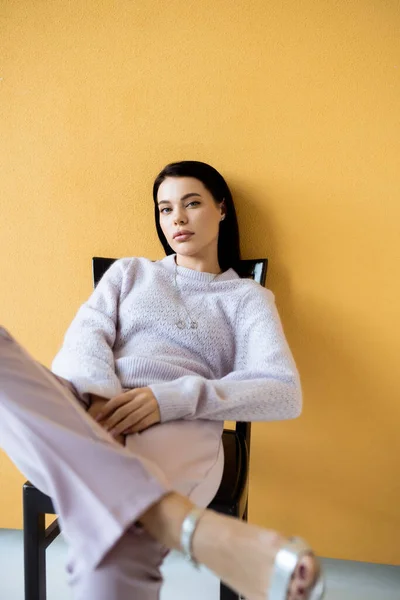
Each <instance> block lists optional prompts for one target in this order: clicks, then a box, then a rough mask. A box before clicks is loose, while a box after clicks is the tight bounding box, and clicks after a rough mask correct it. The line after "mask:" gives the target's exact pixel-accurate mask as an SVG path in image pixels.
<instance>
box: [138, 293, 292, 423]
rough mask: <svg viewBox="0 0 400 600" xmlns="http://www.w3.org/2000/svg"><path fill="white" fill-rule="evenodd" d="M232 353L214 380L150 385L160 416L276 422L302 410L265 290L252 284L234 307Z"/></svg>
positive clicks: (272, 304) (272, 301)
mask: <svg viewBox="0 0 400 600" xmlns="http://www.w3.org/2000/svg"><path fill="white" fill-rule="evenodd" d="M236 342H237V345H236V358H235V365H234V369H233V370H232V372H231V373H229V374H227V375H226V376H225V377H223V378H222V379H219V380H209V379H205V378H203V377H200V376H196V375H194V376H191V375H188V376H184V377H181V378H179V379H176V380H174V381H170V382H165V383H157V384H153V385H150V386H149V387H150V388H151V389H152V391H153V393H154V395H155V397H156V398H157V401H158V403H159V406H160V412H161V421H162V422H163V421H170V420H174V419H189V420H190V419H211V420H221V421H222V420H234V421H279V420H284V419H294V418H296V417H298V416H299V415H300V413H301V409H302V393H301V385H300V377H299V374H298V371H297V368H296V365H295V362H294V359H293V356H292V354H291V351H290V349H289V346H288V343H287V341H286V338H285V334H284V331H283V328H282V324H281V320H280V317H279V314H278V311H277V309H276V306H275V298H274V295H273V293H272V292H271V291H270V290H267V289H265V288H263V287H262V286H251V288H250V290H249V291H248V292H247V294H246V295H245V296H244V298H243V300H242V302H241V305H240V306H239V309H238V312H237V323H236Z"/></svg>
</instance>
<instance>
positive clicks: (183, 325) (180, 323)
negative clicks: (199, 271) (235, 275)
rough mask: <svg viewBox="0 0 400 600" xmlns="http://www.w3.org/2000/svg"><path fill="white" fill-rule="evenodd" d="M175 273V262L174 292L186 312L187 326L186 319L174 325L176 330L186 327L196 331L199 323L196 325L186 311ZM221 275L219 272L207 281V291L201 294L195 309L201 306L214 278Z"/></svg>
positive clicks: (176, 267)
mask: <svg viewBox="0 0 400 600" xmlns="http://www.w3.org/2000/svg"><path fill="white" fill-rule="evenodd" d="M177 273H178V265H177V264H176V262H175V290H176V294H177V296H178V299H179V298H180V300H181V303H182V305H183V308H184V309H185V312H186V314H187V316H188V319H189V325H187V319H185V320H183V319H179V320H178V321H176V322H175V325H176V326H177V327H178V329H186V328H187V327H188V328H189V329H197V328H198V326H199V323H198V321H196V319H194V318H193V317H192V315H191V314H190V312H189V311H188V309H187V307H186V304H185V301H184V299H183V296H182V293H181V290H180V289H179V286H178V283H177V281H176V276H177ZM221 273H222V271H220V272H219V273H217V274H216V275H214V277H213V278H212V279H211V281H209V283H208V286H207V290H206V292H205V293H204V294H203V297H202V299H201V302H200V304H199V305H198V307H197V309H198V308H199V306H201V305H202V304H203V301H204V298H205V296H206V293H207V292H208V288H209V287H210V285H211V284H212V282H213V281H214V279H215V278H216V277H218V275H221Z"/></svg>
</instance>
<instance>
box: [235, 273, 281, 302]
mask: <svg viewBox="0 0 400 600" xmlns="http://www.w3.org/2000/svg"><path fill="white" fill-rule="evenodd" d="M238 283H239V282H238ZM239 286H240V291H241V297H242V301H243V302H247V303H252V302H255V303H260V302H261V303H270V302H275V295H274V293H273V292H272V291H271V290H270V289H269V288H267V287H265V286H263V285H261V284H260V283H258V282H257V281H254V279H250V278H240V283H239Z"/></svg>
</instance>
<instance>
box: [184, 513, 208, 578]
mask: <svg viewBox="0 0 400 600" xmlns="http://www.w3.org/2000/svg"><path fill="white" fill-rule="evenodd" d="M204 512H205V509H203V508H197V507H196V508H194V509H193V510H191V511H190V513H189V514H188V515H187V516H186V517H185V519H184V521H183V523H182V529H181V552H182V553H183V554H184V556H185V558H186V559H187V560H188V561H189V562H191V563H192V565H193V566H194V567H196V568H197V569H198V568H199V564H198V562H197V561H196V560H195V559H194V558H193V555H192V541H193V535H194V532H195V531H196V527H197V524H198V522H199V519H200V517H201V516H202V515H203V514H204Z"/></svg>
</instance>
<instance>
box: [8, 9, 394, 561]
mask: <svg viewBox="0 0 400 600" xmlns="http://www.w3.org/2000/svg"><path fill="white" fill-rule="evenodd" d="M399 26H400V6H399V3H398V2H397V1H394V0H393V1H391V0H387V1H385V2H370V1H368V0H364V1H363V2H361V1H355V0H348V1H347V2H344V1H343V2H337V1H334V0H320V1H319V2H314V1H312V0H303V1H299V0H287V1H285V2H281V1H278V0H276V1H273V2H265V0H246V2H245V1H244V0H241V1H237V2H236V1H235V2H232V1H231V0H217V1H210V0H201V1H200V0H199V1H198V2H196V1H194V2H187V1H186V0H170V1H169V2H160V1H158V2H156V1H152V2H149V1H146V0H136V1H135V2H131V1H123V0H121V1H120V2H111V1H109V0H104V1H102V2H101V1H99V0H91V1H89V0H88V1H86V2H78V1H71V2H63V1H60V0H57V1H56V0H53V1H52V2H25V1H22V0H20V1H17V0H15V1H10V2H6V3H2V8H1V11H0V31H1V37H0V44H1V50H2V55H3V60H2V66H1V73H0V77H1V80H0V94H1V96H0V101H1V108H0V110H1V137H0V150H1V153H2V160H1V163H2V166H1V180H0V186H1V190H0V192H1V197H0V202H1V218H0V281H1V294H0V319H1V323H2V325H3V326H5V327H6V328H8V329H9V330H10V331H11V332H12V333H13V334H14V335H15V336H16V338H17V339H18V340H19V341H20V342H21V343H22V344H23V345H24V346H25V347H26V348H27V349H28V351H29V352H30V353H31V354H32V355H33V356H34V357H35V358H37V359H38V360H41V361H42V362H43V363H44V364H46V365H47V366H49V365H50V363H51V360H52V357H53V356H54V355H55V353H56V352H57V350H58V348H59V345H60V344H61V341H62V337H63V335H64V332H65V330H66V328H67V326H68V325H69V323H70V321H71V320H72V318H73V316H74V315H75V313H76V311H77V309H78V307H79V306H80V304H81V303H82V302H83V301H84V300H86V298H87V297H88V295H89V294H90V293H91V289H92V281H91V262H90V261H91V257H92V256H93V255H103V256H129V255H143V256H147V257H149V258H152V259H157V258H161V257H162V256H163V254H162V251H161V246H159V243H158V240H157V238H156V234H155V230H154V228H153V224H152V223H153V217H152V215H153V206H152V198H151V185H152V181H153V177H154V176H155V174H156V173H157V172H158V170H159V169H160V168H161V167H163V166H164V164H166V163H167V162H170V161H173V160H182V159H197V160H204V161H206V162H210V163H211V164H213V165H215V166H216V167H217V168H218V169H220V170H221V172H222V173H223V174H224V175H225V176H226V178H227V180H228V181H229V183H230V184H231V186H232V190H233V193H234V196H235V198H236V202H237V207H238V215H239V219H240V224H241V230H242V241H243V254H244V256H245V257H259V256H268V257H269V258H270V261H271V262H270V272H269V275H268V284H269V287H270V288H271V289H272V290H273V291H274V292H275V294H276V298H277V304H278V308H279V310H280V313H281V316H282V320H283V323H284V326H285V329H286V332H287V337H288V339H289V342H290V344H291V347H292V349H293V352H294V355H295V358H296V360H297V363H298V366H299V369H300V372H301V375H302V381H303V386H304V401H305V407H304V413H303V415H302V417H301V418H300V419H299V420H297V421H293V422H284V423H273V424H268V423H263V424H255V425H254V426H253V432H254V435H253V441H252V465H251V490H250V518H251V520H252V521H254V522H257V523H260V524H264V525H265V526H269V527H275V528H279V529H281V530H283V531H284V532H285V533H287V534H291V533H297V534H298V533H299V534H301V535H303V536H305V537H306V538H308V539H309V540H310V542H311V543H312V544H313V545H314V546H315V548H316V550H317V552H318V553H320V554H321V555H324V556H331V557H336V558H345V559H357V560H366V561H376V562H385V563H394V564H400V549H399V544H398V539H397V538H398V532H399V531H400V517H399V505H400V489H399V477H398V473H399V456H400V436H399V418H400V402H399V395H400V394H399V392H400V386H399V379H398V372H399V367H398V360H399V357H400V336H399V333H400V331H399V329H400V327H399V308H398V307H399V291H400V283H399V281H400V280H399V266H400V261H399V258H400V236H399V223H400V202H399V186H400V168H399V156H400V125H399V98H400V85H399V76H400V55H399V52H400V37H399ZM0 476H1V494H0V526H1V527H19V526H20V525H21V502H20V498H21V489H20V488H21V483H22V481H23V479H24V478H23V477H22V476H21V475H20V474H19V473H18V472H17V470H16V469H15V468H14V466H13V465H12V464H11V463H10V461H9V460H8V458H7V457H6V456H5V455H4V454H1V456H0Z"/></svg>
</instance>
